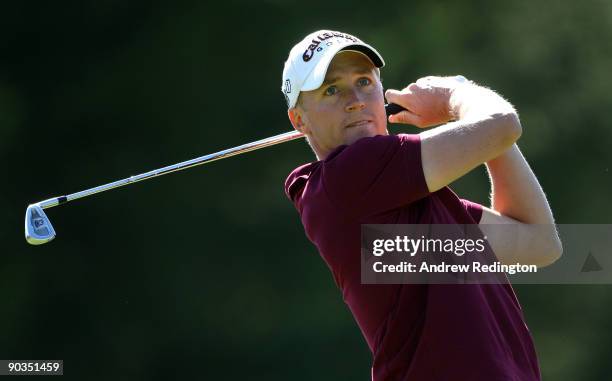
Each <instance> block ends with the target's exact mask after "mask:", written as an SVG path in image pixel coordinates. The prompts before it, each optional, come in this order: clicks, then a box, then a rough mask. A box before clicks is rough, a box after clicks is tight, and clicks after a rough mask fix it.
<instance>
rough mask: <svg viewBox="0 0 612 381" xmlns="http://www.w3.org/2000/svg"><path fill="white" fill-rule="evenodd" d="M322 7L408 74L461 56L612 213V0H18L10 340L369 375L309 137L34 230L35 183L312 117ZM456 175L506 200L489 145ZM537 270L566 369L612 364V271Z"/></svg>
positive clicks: (0, 49) (280, 128)
mask: <svg viewBox="0 0 612 381" xmlns="http://www.w3.org/2000/svg"><path fill="white" fill-rule="evenodd" d="M322 28H330V29H336V30H342V31H346V32H349V33H352V34H355V35H357V36H358V37H360V38H362V39H364V40H365V41H367V42H369V43H371V44H373V45H374V46H375V47H377V49H378V50H379V51H380V52H381V53H382V55H383V56H384V57H385V59H386V61H387V66H386V67H385V69H384V70H383V79H384V85H385V86H386V87H394V88H402V87H404V86H405V85H407V84H408V83H410V82H412V81H414V80H416V79H417V78H419V77H421V76H425V75H431V74H433V75H435V74H445V75H447V74H458V73H461V74H464V75H465V76H466V77H468V78H470V79H473V80H475V81H476V82H479V83H482V84H486V85H487V86H489V87H491V88H493V89H495V90H497V91H498V92H500V93H501V94H503V95H504V96H505V97H507V98H508V99H509V100H510V101H511V102H512V103H513V104H515V106H516V107H517V109H518V110H519V113H520V115H521V120H522V123H523V127H524V133H523V137H522V138H521V140H520V147H521V149H522V150H523V152H524V154H525V155H526V156H527V158H528V160H529V162H530V164H531V165H532V167H533V169H534V171H535V172H536V174H537V175H538V177H539V179H540V182H541V184H542V186H543V187H544V189H545V191H546V193H547V195H548V197H549V200H550V203H551V206H552V208H553V210H554V213H555V216H556V218H557V221H558V222H559V223H610V222H611V218H610V215H611V213H612V202H611V201H610V194H611V192H610V190H611V189H612V177H611V174H610V167H611V159H612V154H611V153H610V146H612V144H611V143H612V132H611V130H610V122H609V118H610V116H609V114H610V111H611V110H612V101H611V99H612V98H611V96H610V89H612V79H611V75H610V71H611V68H612V44H611V43H610V41H612V2H610V1H604V0H600V1H597V0H588V1H582V2H575V1H570V0H559V1H552V0H550V1H527V0H520V1H509V2H501V1H500V2H497V1H484V0H470V1H461V2H443V1H411V2H397V1H387V0H379V1H376V2H363V3H360V2H354V1H348V0H336V1H333V2H327V1H309V2H300V1H294V0H282V1H281V0H268V1H261V2H237V1H231V0H230V1H223V2H217V3H215V4H214V6H212V5H206V4H205V3H204V2H198V1H183V2H165V3H164V2H151V1H129V2H126V1H116V0H113V1H65V2H59V3H58V2H39V3H33V2H11V3H8V2H5V3H4V4H3V5H2V6H0V159H1V162H2V167H3V175H2V182H3V186H2V187H1V190H0V205H2V210H3V216H4V217H3V218H1V219H0V239H1V242H2V243H1V246H0V251H1V257H0V300H2V307H1V309H0V311H1V313H0V358H2V359H63V360H64V361H65V369H66V370H65V372H66V375H67V376H71V377H73V378H77V379H89V380H108V379H133V380H135V379H148V380H166V379H179V378H182V379H187V378H199V379H213V378H215V379H220V380H239V379H255V380H260V379H261V380H263V379H266V380H288V379H291V380H313V379H317V380H367V379H369V374H370V370H369V369H370V353H369V351H368V349H367V345H366V343H365V341H364V339H363V338H362V337H361V335H360V332H359V329H358V327H357V325H356V323H355V322H354V321H353V319H352V317H351V315H350V313H349V312H348V310H347V309H346V308H345V306H344V304H343V302H342V299H341V295H340V293H339V292H338V290H337V289H336V287H335V285H334V283H333V280H332V278H331V276H330V274H329V272H328V270H327V268H326V266H325V264H324V263H323V261H322V260H321V259H320V258H319V257H318V254H317V252H316V250H315V248H314V246H313V245H311V244H310V242H309V241H308V240H307V239H306V237H305V236H304V234H303V231H302V227H301V224H300V222H299V219H298V215H297V213H296V212H295V210H294V209H293V206H292V205H291V203H290V202H289V201H288V200H287V199H286V197H285V195H284V193H283V182H284V179H285V177H286V175H287V174H288V173H289V172H290V171H291V170H292V169H293V168H294V167H296V166H298V165H300V164H302V163H305V162H307V161H311V160H313V155H312V153H311V152H310V150H309V148H308V146H307V144H306V143H305V142H304V141H294V142H290V143H286V144H282V145H280V146H275V147H272V148H267V149H265V150H261V151H257V152H253V153H249V154H247V155H243V156H239V157H234V158H230V159H227V160H222V161H219V162H216V163H212V164H210V165H206V166H204V167H200V168H197V169H192V170H189V171H187V172H183V173H179V174H174V175H171V176H166V177H162V178H159V179H155V180H153V181H149V182H145V183H142V184H138V185H134V186H130V187H128V188H124V189H121V190H116V191H112V192H108V193H104V194H103V195H99V196H95V197H92V198H88V199H84V200H80V201H77V202H74V203H73V204H70V205H69V206H64V207H60V208H54V209H51V210H49V211H48V212H47V213H48V215H49V217H50V219H51V220H52V221H53V223H54V226H55V228H56V230H57V232H58V236H57V238H56V240H55V241H54V242H52V243H50V244H48V245H45V246H41V247H32V246H29V245H27V244H26V242H25V240H24V239H23V216H24V212H25V208H26V206H27V205H28V203H30V202H34V201H39V200H42V199H45V198H48V197H50V196H56V195H61V194H67V193H72V192H76V191H79V190H82V189H85V188H88V187H92V186H96V185H100V184H103V183H107V182H110V181H113V180H116V179H120V178H124V177H127V176H129V175H133V174H137V173H141V172H145V171H148V170H150V169H154V168H158V167H161V166H163V165H167V164H171V163H175V162H178V161H182V160H187V159H191V158H193V157H196V156H199V155H202V154H206V153H211V152H215V151H217V150H220V149H224V148H228V147H232V146H236V145H239V144H243V143H246V142H250V141H253V140H256V139H259V138H263V137H268V136H271V135H275V134H277V133H281V132H285V131H288V130H290V128H291V126H290V124H289V122H288V120H287V118H286V106H285V103H284V99H283V96H282V94H281V92H280V86H281V72H282V66H283V62H284V60H285V59H286V56H287V54H288V51H289V49H290V48H291V46H292V45H293V44H294V43H295V42H297V41H298V40H300V39H301V38H302V37H303V36H304V35H306V34H307V33H310V32H312V31H314V30H317V29H322ZM391 131H392V132H416V130H415V129H411V128H410V127H407V128H398V127H396V126H395V127H391ZM452 187H453V189H454V190H455V191H456V192H458V193H459V194H460V195H461V196H462V197H465V198H469V199H472V200H474V201H477V202H480V203H483V204H487V203H488V201H487V197H488V192H489V186H488V181H487V178H486V174H485V171H484V167H481V168H479V169H477V170H475V171H473V172H472V173H470V174H469V175H467V176H466V177H464V178H463V179H461V180H460V181H458V182H457V183H456V184H454V185H453V186H452ZM595 254H596V253H595ZM601 254H604V255H605V254H607V255H610V254H611V253H601ZM565 255H572V253H565ZM515 290H516V292H517V294H518V297H519V299H520V301H521V303H522V306H523V309H524V312H525V315H526V318H527V323H528V325H529V327H530V329H531V332H532V334H533V336H534V339H535V342H536V347H537V350H538V355H539V358H540V363H541V368H542V374H543V377H544V379H545V380H603V379H609V377H610V373H611V371H612V365H611V364H610V361H609V359H610V356H611V352H612V307H611V306H612V296H611V294H612V288H611V287H610V286H605V285H601V286H567V285H565V286H560V285H553V286H536V285H521V286H517V287H515ZM441 361H443V359H441Z"/></svg>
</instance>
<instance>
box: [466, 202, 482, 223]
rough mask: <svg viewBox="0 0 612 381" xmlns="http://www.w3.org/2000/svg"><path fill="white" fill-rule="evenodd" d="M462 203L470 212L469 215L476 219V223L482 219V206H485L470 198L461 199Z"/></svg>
mask: <svg viewBox="0 0 612 381" xmlns="http://www.w3.org/2000/svg"><path fill="white" fill-rule="evenodd" d="M461 203H462V204H463V207H464V208H465V210H466V211H467V212H468V213H469V215H470V216H471V217H472V218H473V219H474V221H476V223H480V219H481V218H482V208H483V206H482V205H480V204H477V203H475V202H472V201H470V200H464V199H461Z"/></svg>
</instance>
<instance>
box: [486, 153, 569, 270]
mask: <svg viewBox="0 0 612 381" xmlns="http://www.w3.org/2000/svg"><path fill="white" fill-rule="evenodd" d="M486 166H487V170H488V172H489V177H490V178H491V208H490V209H488V208H486V209H484V210H483V214H482V217H481V220H480V225H481V230H482V231H483V232H484V233H485V234H486V235H487V236H488V237H495V236H500V237H499V238H498V239H494V240H493V241H491V242H492V243H491V244H492V246H493V250H494V251H495V253H496V255H497V256H498V258H499V259H500V260H502V261H503V262H507V263H516V262H520V263H521V264H535V265H538V266H547V265H549V264H551V263H553V262H554V261H556V260H557V259H559V257H560V256H561V253H562V251H563V248H562V245H561V240H560V239H559V235H558V233H557V230H556V228H555V225H554V223H555V221H554V217H553V214H552V211H551V210H550V206H549V205H548V201H547V200H546V196H545V194H544V191H543V190H542V187H541V186H540V184H539V182H538V179H537V178H536V176H535V174H534V173H533V171H532V170H531V168H530V167H529V164H528V163H527V161H526V160H525V158H524V157H523V155H522V154H521V151H520V150H519V148H518V146H517V145H516V144H513V145H512V147H511V148H510V149H509V150H507V151H506V152H504V153H503V154H501V155H500V156H499V157H497V158H495V159H493V160H490V161H489V162H487V163H486ZM507 223H512V224H520V225H523V226H518V227H517V228H516V238H515V239H512V240H509V239H508V238H506V239H503V238H502V237H501V235H504V234H505V233H504V232H502V231H501V230H500V228H499V227H497V228H496V227H495V225H496V224H507ZM500 233H501V234H500ZM505 235H507V234H505ZM506 240H509V242H507V243H504V242H505V241H506ZM495 246H497V247H495Z"/></svg>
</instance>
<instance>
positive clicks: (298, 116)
mask: <svg viewBox="0 0 612 381" xmlns="http://www.w3.org/2000/svg"><path fill="white" fill-rule="evenodd" d="M287 115H289V120H290V121H291V124H292V125H293V128H295V129H296V130H298V131H299V132H301V133H303V134H307V133H308V127H307V126H306V123H305V122H304V115H303V111H302V110H300V109H298V108H297V107H293V108H290V109H289V110H288V111H287Z"/></svg>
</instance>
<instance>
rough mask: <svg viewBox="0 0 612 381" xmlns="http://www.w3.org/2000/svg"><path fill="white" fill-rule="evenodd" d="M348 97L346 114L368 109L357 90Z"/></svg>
mask: <svg viewBox="0 0 612 381" xmlns="http://www.w3.org/2000/svg"><path fill="white" fill-rule="evenodd" d="M347 96H348V99H347V100H346V107H345V108H344V109H345V110H346V112H353V111H360V110H363V109H364V108H365V107H366V104H365V102H364V100H363V99H362V97H361V96H360V95H359V93H358V92H357V91H356V90H352V91H351V92H350V93H349V94H347Z"/></svg>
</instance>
